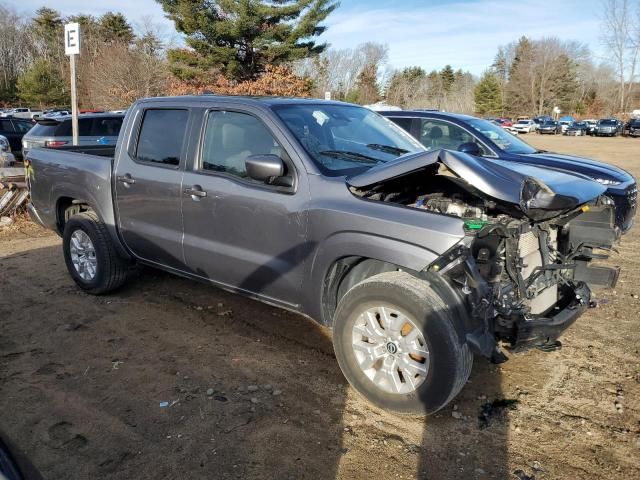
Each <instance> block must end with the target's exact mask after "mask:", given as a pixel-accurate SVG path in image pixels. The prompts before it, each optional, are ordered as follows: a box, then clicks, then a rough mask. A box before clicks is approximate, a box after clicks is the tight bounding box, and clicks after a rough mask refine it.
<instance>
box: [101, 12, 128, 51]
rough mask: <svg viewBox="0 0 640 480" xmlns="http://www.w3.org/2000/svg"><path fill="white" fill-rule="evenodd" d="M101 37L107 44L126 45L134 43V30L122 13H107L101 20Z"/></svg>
mask: <svg viewBox="0 0 640 480" xmlns="http://www.w3.org/2000/svg"><path fill="white" fill-rule="evenodd" d="M99 24H100V36H101V37H102V39H103V41H105V42H107V43H116V42H121V43H126V44H129V43H131V42H132V41H133V38H134V35H133V28H131V25H129V22H127V19H126V17H125V16H124V15H122V14H121V13H113V12H107V13H105V14H104V15H102V16H101V17H100V19H99Z"/></svg>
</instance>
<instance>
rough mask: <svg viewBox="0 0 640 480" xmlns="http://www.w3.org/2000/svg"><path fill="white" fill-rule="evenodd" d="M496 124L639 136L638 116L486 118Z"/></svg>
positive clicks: (535, 129)
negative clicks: (619, 117) (621, 118)
mask: <svg viewBox="0 0 640 480" xmlns="http://www.w3.org/2000/svg"><path fill="white" fill-rule="evenodd" d="M487 120H490V121H492V122H493V123H495V124H496V125H499V126H501V127H502V128H504V129H505V130H507V131H509V132H511V133H514V134H519V133H532V132H537V133H539V134H547V135H559V134H563V135H569V136H582V135H592V136H597V137H605V136H606V137H616V136H619V135H625V136H626V135H628V136H634V137H637V136H640V118H632V119H631V120H629V121H628V122H627V123H623V122H621V121H620V120H618V119H616V118H602V119H600V120H595V119H585V120H580V121H577V120H575V119H574V118H573V117H562V118H560V119H559V120H553V119H552V118H551V117H550V116H547V115H543V116H539V117H534V118H531V119H530V118H519V119H518V120H517V121H516V122H515V123H514V122H512V121H511V120H510V119H508V118H488V119H487Z"/></svg>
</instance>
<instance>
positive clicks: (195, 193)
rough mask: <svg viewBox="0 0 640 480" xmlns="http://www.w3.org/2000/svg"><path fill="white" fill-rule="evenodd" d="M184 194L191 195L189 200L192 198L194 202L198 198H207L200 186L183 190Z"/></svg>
mask: <svg viewBox="0 0 640 480" xmlns="http://www.w3.org/2000/svg"><path fill="white" fill-rule="evenodd" d="M184 194H185V195H191V198H193V199H194V200H198V199H199V198H202V197H206V196H207V192H205V191H204V190H203V189H202V187H201V186H200V185H194V186H193V187H191V188H185V189H184Z"/></svg>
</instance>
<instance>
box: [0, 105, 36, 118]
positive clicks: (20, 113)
mask: <svg viewBox="0 0 640 480" xmlns="http://www.w3.org/2000/svg"><path fill="white" fill-rule="evenodd" d="M41 114H42V112H41V111H40V110H31V109H30V108H23V107H18V108H12V109H11V110H7V111H5V112H2V115H1V116H2V117H13V118H26V119H27V120H31V119H32V118H33V117H37V116H38V115H41Z"/></svg>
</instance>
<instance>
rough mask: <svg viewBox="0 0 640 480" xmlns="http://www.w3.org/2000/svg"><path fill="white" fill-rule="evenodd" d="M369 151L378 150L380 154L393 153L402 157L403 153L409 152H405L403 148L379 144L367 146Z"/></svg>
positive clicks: (407, 151)
mask: <svg viewBox="0 0 640 480" xmlns="http://www.w3.org/2000/svg"><path fill="white" fill-rule="evenodd" d="M367 147H368V148H370V149H371V150H380V151H381V152H386V153H395V154H396V155H404V154H405V153H409V150H405V149H404V148H398V147H394V146H393V145H381V144H379V143H370V144H368V145H367Z"/></svg>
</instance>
